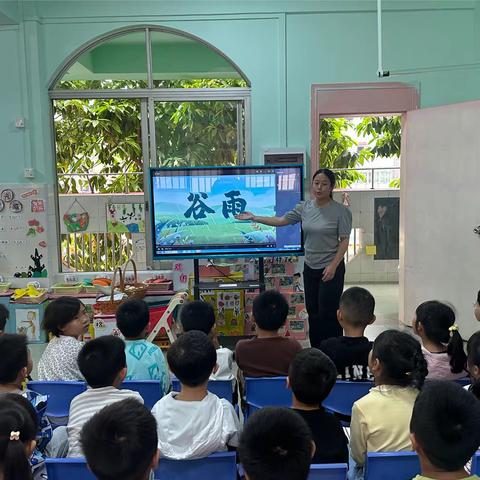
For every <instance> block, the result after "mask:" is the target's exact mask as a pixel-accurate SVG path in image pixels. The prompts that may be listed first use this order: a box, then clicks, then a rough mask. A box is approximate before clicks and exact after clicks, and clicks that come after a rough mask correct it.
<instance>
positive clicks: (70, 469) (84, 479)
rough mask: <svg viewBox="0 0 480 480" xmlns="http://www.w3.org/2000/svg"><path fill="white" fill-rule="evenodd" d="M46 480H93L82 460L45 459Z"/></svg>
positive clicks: (92, 475) (93, 476) (85, 463)
mask: <svg viewBox="0 0 480 480" xmlns="http://www.w3.org/2000/svg"><path fill="white" fill-rule="evenodd" d="M45 464H46V466H47V475H48V480H65V479H68V480H95V478H96V477H95V475H94V474H93V473H92V472H91V471H90V470H89V469H88V467H87V462H86V460H85V459H84V458H47V459H45Z"/></svg>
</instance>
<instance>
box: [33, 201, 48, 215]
mask: <svg viewBox="0 0 480 480" xmlns="http://www.w3.org/2000/svg"><path fill="white" fill-rule="evenodd" d="M31 210H32V213H38V212H44V211H45V203H44V202H43V200H32V202H31Z"/></svg>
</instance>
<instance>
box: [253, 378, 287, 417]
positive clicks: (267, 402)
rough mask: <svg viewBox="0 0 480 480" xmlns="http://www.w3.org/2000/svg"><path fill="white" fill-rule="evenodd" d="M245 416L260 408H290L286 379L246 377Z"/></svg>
mask: <svg viewBox="0 0 480 480" xmlns="http://www.w3.org/2000/svg"><path fill="white" fill-rule="evenodd" d="M245 398H246V401H247V412H246V415H247V416H248V415H250V414H251V413H252V412H253V411H254V410H258V409H259V408H261V407H290V406H291V405H292V391H291V390H290V389H289V388H288V387H287V377H259V378H253V377H246V378H245Z"/></svg>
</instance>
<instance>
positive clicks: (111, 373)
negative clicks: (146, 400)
mask: <svg viewBox="0 0 480 480" xmlns="http://www.w3.org/2000/svg"><path fill="white" fill-rule="evenodd" d="M78 366H79V367H80V371H81V372H82V375H83V376H84V377H85V380H86V381H87V384H88V388H87V391H86V392H83V393H81V394H80V395H77V396H76V397H75V398H74V399H73V400H72V403H71V404H70V415H69V418H68V425H67V432H68V444H69V449H68V456H69V457H82V456H83V452H82V448H81V445H80V432H81V430H82V427H83V426H84V424H85V423H86V422H87V421H88V420H90V418H91V417H93V416H94V415H95V414H96V413H97V412H98V411H100V410H101V409H102V408H103V407H106V406H107V405H111V404H112V403H115V402H119V401H121V400H124V399H126V398H135V399H136V400H138V401H139V402H141V403H143V399H142V397H141V396H140V395H139V394H138V393H137V392H133V391H132V390H126V389H124V390H119V386H120V385H121V384H122V382H123V380H124V379H125V376H126V374H127V362H126V359H125V343H124V342H123V340H122V339H120V338H118V337H114V336H111V335H108V336H105V337H99V338H96V339H95V340H91V341H90V342H88V343H86V344H85V345H84V346H83V348H82V350H81V351H80V353H79V355H78Z"/></svg>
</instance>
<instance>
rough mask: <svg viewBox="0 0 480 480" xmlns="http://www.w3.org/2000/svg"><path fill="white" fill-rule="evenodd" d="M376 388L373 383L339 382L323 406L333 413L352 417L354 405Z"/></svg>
mask: <svg viewBox="0 0 480 480" xmlns="http://www.w3.org/2000/svg"><path fill="white" fill-rule="evenodd" d="M373 386H374V384H373V382H348V381H345V380H337V381H336V382H335V385H334V386H333V388H332V391H331V392H330V394H329V395H328V397H327V398H326V399H325V400H324V401H323V403H322V405H323V406H324V407H325V408H326V409H327V410H330V411H331V412H335V413H339V414H341V415H345V416H348V417H350V416H351V415H352V407H353V404H354V403H355V402H356V401H357V400H358V399H359V398H362V397H364V396H365V395H366V394H367V393H368V392H369V390H370V389H371V388H372V387H373Z"/></svg>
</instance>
